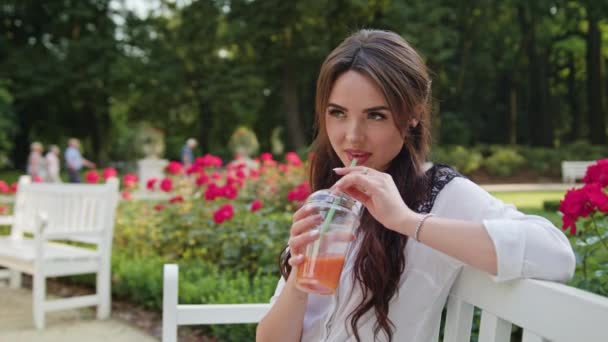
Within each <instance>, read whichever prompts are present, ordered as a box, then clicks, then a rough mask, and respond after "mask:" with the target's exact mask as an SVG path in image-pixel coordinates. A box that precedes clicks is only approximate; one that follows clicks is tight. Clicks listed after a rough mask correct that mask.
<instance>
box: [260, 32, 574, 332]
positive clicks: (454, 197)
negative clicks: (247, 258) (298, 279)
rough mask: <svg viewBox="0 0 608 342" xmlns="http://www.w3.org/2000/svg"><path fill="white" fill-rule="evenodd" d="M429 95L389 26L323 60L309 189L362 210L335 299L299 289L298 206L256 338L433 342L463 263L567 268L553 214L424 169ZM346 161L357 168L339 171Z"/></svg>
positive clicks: (307, 219)
mask: <svg viewBox="0 0 608 342" xmlns="http://www.w3.org/2000/svg"><path fill="white" fill-rule="evenodd" d="M430 91H431V79H430V78H429V75H428V71H427V69H426V66H425V65H424V62H423V61H422V59H421V58H420V56H419V55H418V53H417V52H416V51H415V50H414V49H413V48H412V47H411V46H410V45H409V44H408V43H407V42H405V41H404V40H403V39H402V38H401V37H400V36H398V35H397V34H394V33H391V32H385V31H377V30H362V31H359V32H357V33H355V34H354V35H352V36H350V37H349V38H347V39H346V40H345V41H344V42H343V43H342V44H340V46H338V47H337V48H336V49H335V50H334V51H333V52H332V53H331V54H330V55H329V56H328V57H327V59H326V60H325V62H324V63H323V65H322V67H321V71H320V75H319V78H318V82H317V94H316V115H317V116H316V120H317V127H318V134H317V136H316V139H315V142H314V144H313V146H314V159H312V161H311V173H310V181H311V186H312V188H313V191H316V190H319V189H324V188H332V189H333V190H334V191H336V192H345V193H346V194H348V195H350V196H352V197H354V198H356V199H357V200H359V201H360V202H361V203H362V204H363V205H364V206H365V208H366V209H365V211H364V213H363V216H362V219H361V224H360V226H359V228H358V229H357V231H356V240H355V242H354V243H353V244H351V247H352V248H351V251H350V253H349V255H348V258H347V261H346V263H345V265H344V269H343V271H342V276H341V279H340V283H339V287H338V290H337V291H336V295H334V296H317V295H312V294H307V293H304V292H302V291H300V290H298V289H297V288H296V286H295V275H296V273H297V272H296V271H295V270H296V269H297V267H298V266H299V265H300V264H301V263H302V262H303V256H302V253H303V251H304V249H305V247H306V245H307V244H308V243H310V242H311V241H314V240H315V239H316V238H317V235H318V234H317V235H315V234H314V233H309V231H310V230H311V228H313V227H315V226H316V225H318V224H319V222H320V221H321V218H320V217H318V215H316V214H314V213H312V212H311V211H310V210H309V209H308V208H307V207H306V206H305V207H303V208H301V209H300V210H298V211H297V212H296V213H295V214H294V217H293V225H292V227H291V236H290V239H289V242H288V248H286V250H285V252H284V253H283V254H282V259H281V272H282V274H283V277H282V278H281V280H280V281H279V284H278V286H277V289H276V293H275V296H274V297H273V298H272V300H271V302H272V303H273V306H272V308H271V310H270V311H269V312H268V313H267V315H266V316H265V317H264V319H263V320H262V321H261V322H260V324H259V325H258V329H257V339H258V341H298V340H302V341H346V340H357V341H374V340H377V341H412V342H414V341H415V342H419V341H431V340H435V341H436V340H437V332H438V325H439V322H440V318H441V311H442V308H443V306H444V304H445V302H446V299H447V295H448V293H449V290H450V287H451V285H452V284H453V282H454V280H455V279H456V277H457V276H458V274H459V271H460V270H461V268H462V266H463V265H464V264H468V265H471V266H473V267H475V268H478V269H480V270H483V271H485V272H487V273H489V274H491V275H493V276H494V277H495V280H496V281H505V280H510V279H515V278H524V277H533V278H540V279H547V280H558V281H565V280H567V279H569V278H570V277H571V276H572V274H573V271H574V267H575V259H574V253H573V252H572V248H571V246H570V244H569V242H568V239H567V238H566V237H565V236H564V234H563V233H562V232H561V231H560V230H559V229H557V228H556V227H554V226H553V225H552V224H551V223H550V222H549V221H547V220H545V219H544V218H541V217H538V216H531V215H524V214H522V213H521V212H519V211H517V210H516V209H515V208H514V207H512V206H510V205H505V204H504V203H502V202H501V201H499V200H497V199H496V198H494V197H492V196H491V195H489V194H488V193H487V192H485V191H484V190H483V189H481V188H480V187H479V186H477V185H475V184H474V183H472V182H471V181H469V180H468V179H466V178H464V177H462V176H461V175H460V174H458V173H457V172H456V171H454V170H453V169H451V168H449V167H447V166H443V165H435V166H433V167H432V168H431V169H429V170H427V171H425V170H423V164H424V161H425V160H426V157H427V153H428V150H429V143H430V140H431V139H430V133H429V131H430V117H429V114H430V108H429V107H430V99H431V94H430ZM352 159H357V161H358V165H357V166H354V167H344V166H345V165H350V163H351V160H352Z"/></svg>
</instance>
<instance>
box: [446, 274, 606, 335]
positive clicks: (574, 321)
mask: <svg viewBox="0 0 608 342" xmlns="http://www.w3.org/2000/svg"><path fill="white" fill-rule="evenodd" d="M474 307H477V308H480V309H481V310H482V311H481V325H480V330H479V341H505V342H508V341H510V339H511V328H512V324H515V325H517V326H519V327H521V328H523V341H529V342H532V341H535V342H548V341H552V342H562V341H563V342H567V341H587V342H593V341H597V342H600V341H607V340H608V324H607V323H608V298H605V297H602V296H598V295H595V294H593V293H590V292H586V291H582V290H580V289H577V288H574V287H570V286H566V285H563V284H559V283H554V282H547V281H539V280H532V279H524V280H516V281H511V282H505V283H496V282H494V281H493V280H492V279H491V278H490V277H489V276H488V275H487V274H485V273H483V272H481V271H478V270H475V269H473V268H471V267H465V268H464V269H463V271H462V273H461V274H460V276H459V279H458V280H457V281H456V283H455V284H454V286H453V287H452V289H451V291H450V297H449V300H448V305H447V317H446V323H445V330H444V341H445V342H462V341H470V335H471V325H472V321H473V309H474Z"/></svg>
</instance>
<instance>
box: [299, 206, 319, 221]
mask: <svg viewBox="0 0 608 342" xmlns="http://www.w3.org/2000/svg"><path fill="white" fill-rule="evenodd" d="M317 212H319V209H318V208H315V207H313V206H310V205H305V206H303V207H302V208H300V209H298V210H297V211H296V212H295V213H294V214H293V222H297V221H299V220H301V219H303V218H304V217H306V216H310V215H312V214H314V213H317Z"/></svg>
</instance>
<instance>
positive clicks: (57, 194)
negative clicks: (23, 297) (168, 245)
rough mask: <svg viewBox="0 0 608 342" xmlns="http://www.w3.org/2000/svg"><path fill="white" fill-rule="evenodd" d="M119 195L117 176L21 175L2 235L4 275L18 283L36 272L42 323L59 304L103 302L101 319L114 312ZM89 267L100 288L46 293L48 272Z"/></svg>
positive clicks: (36, 309) (37, 317)
mask: <svg viewBox="0 0 608 342" xmlns="http://www.w3.org/2000/svg"><path fill="white" fill-rule="evenodd" d="M118 198H119V196H118V179H116V178H111V179H109V180H108V181H107V183H105V184H58V183H54V184H50V183H31V182H30V181H29V177H22V178H21V179H20V180H19V186H18V190H17V194H16V197H15V206H14V209H13V215H12V217H11V218H10V221H9V222H11V221H12V225H11V233H10V236H3V237H0V266H2V267H5V268H6V269H7V270H3V271H2V272H1V273H0V278H2V277H4V278H8V279H9V283H10V286H11V287H13V288H18V287H20V286H21V273H26V274H30V275H31V276H32V297H33V300H32V306H33V316H34V324H35V326H36V328H38V329H42V328H44V316H45V313H46V312H49V311H55V310H64V309H72V308H77V307H86V306H97V317H98V318H99V319H104V318H108V317H109V316H110V311H111V293H110V281H111V279H110V265H111V263H110V257H111V249H112V235H113V232H114V215H115V211H116V205H117V203H118ZM4 220H5V222H7V221H6V220H7V219H6V217H5V218H4ZM93 247H96V248H93ZM86 273H95V274H96V292H95V294H92V295H85V296H74V297H70V298H63V299H53V300H49V299H47V298H46V297H47V296H46V279H47V278H49V277H62V276H70V275H77V274H86Z"/></svg>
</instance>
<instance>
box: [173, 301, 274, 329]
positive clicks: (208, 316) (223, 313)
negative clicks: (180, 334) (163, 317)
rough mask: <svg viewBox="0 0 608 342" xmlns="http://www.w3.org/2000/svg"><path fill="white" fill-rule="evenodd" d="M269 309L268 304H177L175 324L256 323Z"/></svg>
mask: <svg viewBox="0 0 608 342" xmlns="http://www.w3.org/2000/svg"><path fill="white" fill-rule="evenodd" d="M268 310H270V304H206V305H178V306H177V324H178V325H196V324H234V323H239V324H242V323H257V322H259V321H260V320H261V319H262V317H264V315H265V314H266V312H268Z"/></svg>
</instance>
